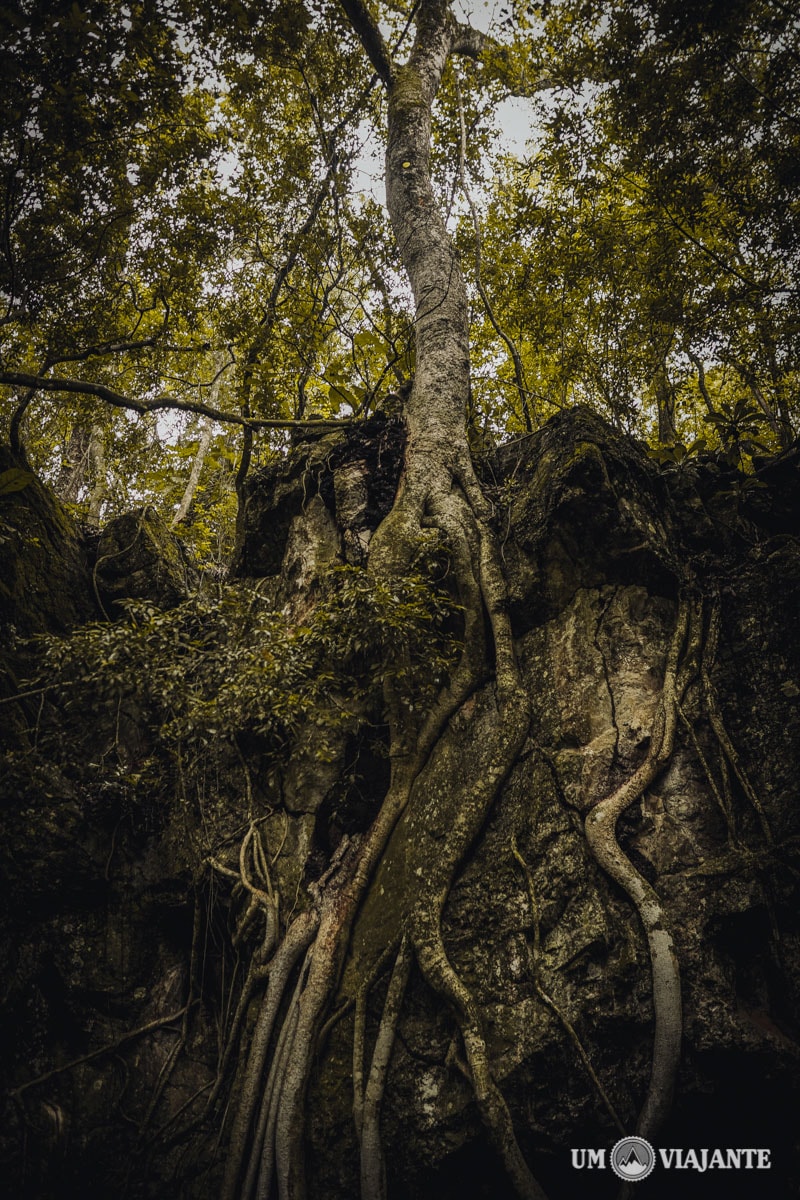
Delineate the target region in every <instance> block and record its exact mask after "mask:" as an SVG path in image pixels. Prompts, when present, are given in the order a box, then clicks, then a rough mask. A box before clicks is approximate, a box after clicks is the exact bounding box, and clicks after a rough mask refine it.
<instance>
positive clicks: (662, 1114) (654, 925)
mask: <svg viewBox="0 0 800 1200" xmlns="http://www.w3.org/2000/svg"><path fill="white" fill-rule="evenodd" d="M692 616H694V617H696V612H693V613H692ZM691 625H692V636H691V637H690V645H689V647H688V650H687V653H686V654H685V655H684V658H685V660H687V661H688V659H689V658H690V657H691V655H693V654H694V653H695V652H696V650H697V646H698V644H699V630H698V629H697V628H696V625H697V622H696V620H692V621H691ZM689 629H690V603H689V602H688V601H686V600H681V602H680V604H679V607H678V617H677V621H676V625H675V631H674V634H673V637H672V641H671V643H670V647H669V651H668V654H667V663H666V668H665V672H664V683H663V687H662V690H661V697H660V700H659V703H658V708H657V709H656V714H655V717H654V719H653V727H652V730H651V735H650V746H649V748H648V751H647V757H646V758H645V760H644V762H643V763H642V764H641V765H640V766H639V768H638V769H637V770H636V771H635V772H634V774H633V775H632V776H631V777H630V779H628V780H627V781H626V782H625V783H623V784H622V785H621V786H620V787H619V788H617V789H616V791H615V792H612V794H611V795H610V796H607V797H606V798H605V799H604V800H601V801H600V802H599V803H598V804H597V805H596V806H595V807H594V808H593V809H592V810H591V812H590V813H589V815H588V816H587V818H586V822H585V831H586V840H587V842H588V844H589V848H590V850H591V852H592V854H593V855H594V857H595V859H596V860H597V862H598V863H599V865H600V866H601V867H602V868H603V870H604V871H605V872H606V873H607V874H608V875H610V876H611V878H612V879H614V880H615V881H616V882H617V883H618V884H619V885H620V887H622V888H623V889H624V890H625V891H626V892H627V893H628V895H629V896H630V898H631V900H632V901H633V903H634V905H635V906H636V911H637V912H638V914H639V919H640V921H641V923H642V926H643V928H644V931H645V936H646V938H647V946H648V951H649V954H650V969H651V976H652V988H653V1009H654V1013H655V1034H654V1042H653V1057H652V1065H651V1073H650V1083H649V1086H648V1089H647V1095H646V1097H645V1101H644V1104H643V1106H642V1109H641V1111H640V1113H639V1119H638V1121H637V1125H636V1132H637V1133H639V1134H641V1135H642V1136H643V1137H648V1138H649V1137H652V1136H653V1135H654V1134H656V1133H657V1132H658V1130H659V1129H660V1128H661V1126H662V1125H663V1123H664V1121H665V1120H666V1118H667V1116H668V1114H669V1111H670V1108H671V1105H672V1097H673V1093H674V1090H675V1078H676V1075H677V1070H678V1061H679V1058H680V1049H681V1039H682V1031H683V1016H682V1008H681V981H680V967H679V965H678V958H677V955H676V953H675V947H674V944H673V940H672V937H671V935H670V933H669V931H668V930H667V928H666V926H665V920H664V909H663V906H662V904H661V901H660V899H659V897H658V895H657V893H656V892H655V890H654V889H653V888H652V887H651V886H650V884H649V883H648V882H647V881H646V880H645V879H643V878H642V876H641V875H640V874H639V872H638V871H637V870H636V868H635V867H634V866H633V864H632V863H631V861H630V859H629V858H628V857H627V855H625V854H624V853H623V851H622V849H621V848H620V845H619V842H618V841H617V837H616V826H617V821H618V820H619V817H620V816H621V815H622V813H623V812H624V811H625V810H626V809H627V808H629V807H630V805H631V804H633V803H634V801H636V800H637V799H638V798H639V797H640V796H641V795H642V793H643V792H644V791H645V789H646V788H648V787H649V786H650V784H651V783H652V782H653V780H654V779H655V778H656V776H657V775H658V773H659V772H660V771H661V770H662V769H663V767H664V766H665V765H666V763H667V762H668V761H669V758H670V756H671V754H672V750H673V746H674V743H675V729H676V725H677V720H678V708H679V704H680V700H681V696H682V692H683V689H684V688H685V686H686V678H685V673H681V676H679V661H680V657H681V651H682V649H683V646H684V642H685V641H686V639H687V634H689Z"/></svg>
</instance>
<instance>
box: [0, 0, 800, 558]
mask: <svg viewBox="0 0 800 1200" xmlns="http://www.w3.org/2000/svg"><path fill="white" fill-rule="evenodd" d="M374 15H375V16H377V18H378V20H379V22H380V29H381V31H382V34H383V36H384V37H385V41H386V45H387V46H388V47H389V48H390V50H391V53H392V54H393V55H394V57H395V59H396V60H397V61H402V60H403V58H404V55H405V54H407V53H408V50H409V49H410V46H411V33H410V17H411V9H408V10H407V9H406V8H405V7H404V6H403V5H386V6H382V7H381V10H380V12H378V11H377V10H376V12H375V14H374ZM351 16H352V14H351ZM0 19H2V22H3V33H2V45H3V51H2V53H3V59H4V62H3V67H4V69H3V81H4V82H3V85H2V88H3V92H2V105H3V137H2V145H1V146H0V169H1V170H2V188H3V212H4V217H3V254H2V283H0V288H1V289H2V300H3V342H2V360H1V370H0V380H1V381H2V383H3V385H4V386H3V389H2V391H3V400H2V404H3V412H4V415H5V420H6V423H7V425H6V427H7V430H8V433H9V435H10V437H11V440H12V442H13V443H15V444H16V445H17V446H18V447H20V448H21V447H22V446H24V448H25V450H26V452H27V455H28V457H29V458H30V460H31V462H32V463H34V464H35V465H36V467H37V468H38V469H40V470H41V471H42V472H43V473H44V474H45V475H46V476H47V477H48V478H49V479H50V480H51V481H52V482H53V483H54V484H55V485H56V487H57V488H58V489H59V490H60V491H61V493H62V496H63V497H64V498H65V499H67V500H68V501H70V502H73V503H77V504H78V505H79V506H81V508H82V511H83V513H84V515H88V516H89V517H90V518H91V519H92V520H94V521H97V520H98V519H99V517H100V516H101V514H105V515H108V514H111V513H113V512H118V511H121V510H122V509H124V508H125V507H126V506H127V507H129V506H130V505H131V504H132V503H135V502H141V501H147V502H150V503H155V504H156V505H157V506H158V507H159V508H161V510H162V511H163V512H164V514H165V515H166V516H167V517H168V518H169V519H174V518H175V516H176V515H177V514H178V513H180V519H179V522H178V527H179V528H182V529H184V530H185V534H186V536H187V537H188V538H189V540H190V541H191V542H193V544H194V545H195V548H196V549H197V550H198V551H199V553H200V554H201V556H203V557H205V558H207V559H208V560H209V561H210V557H213V553H215V554H216V555H217V557H218V559H219V558H220V557H222V558H224V554H225V550H224V547H227V546H229V535H228V534H226V535H225V536H224V537H223V538H222V540H221V541H220V539H219V537H218V536H216V535H215V533H214V532H213V531H215V530H219V529H221V528H224V529H230V525H231V521H232V515H233V510H234V507H235V502H234V499H233V486H234V479H235V475H236V472H237V470H238V471H239V473H240V475H243V474H244V472H245V471H246V470H247V469H248V467H249V465H250V462H251V461H253V459H252V455H254V456H255V458H254V461H255V462H260V461H264V460H266V459H268V458H269V457H270V456H271V455H273V454H275V453H280V452H281V447H283V446H285V444H286V436H287V434H286V431H285V430H284V429H283V428H282V423H285V422H291V421H295V420H305V419H308V418H309V417H316V418H317V419H329V420H341V419H350V418H353V417H356V418H358V417H361V416H364V415H367V414H368V413H369V412H371V411H373V410H375V409H376V408H378V407H380V406H382V405H385V404H386V403H389V404H391V400H389V401H387V396H391V395H392V394H393V393H395V392H396V391H397V390H398V388H401V387H402V386H403V384H404V383H405V382H406V381H407V380H408V379H409V378H410V377H411V375H412V374H413V371H414V353H415V348H414V320H413V307H412V304H411V298H410V295H409V292H408V285H407V282H406V279H405V276H404V273H403V270H402V265H401V261H400V259H399V257H398V249H397V246H396V243H395V241H394V238H393V236H392V233H391V230H390V227H389V222H388V220H387V215H386V212H385V210H384V207H383V203H382V196H381V190H380V184H379V183H378V184H377V185H375V186H373V187H365V186H364V182H365V177H366V172H367V171H368V170H369V169H370V166H371V165H372V164H374V175H375V176H376V177H377V179H378V180H380V176H381V175H382V169H381V166H380V161H379V156H380V154H381V153H382V146H383V143H384V139H385V131H384V123H385V116H386V113H385V106H386V100H385V96H384V95H383V93H382V88H381V86H380V83H379V80H378V78H377V74H378V73H376V72H375V70H374V63H370V62H369V61H368V59H367V57H366V56H365V55H364V54H363V52H362V50H361V47H360V46H359V44H358V39H357V37H356V35H355V33H354V29H353V25H352V23H351V20H349V19H348V16H347V14H346V13H345V11H343V10H342V8H340V7H339V6H338V5H331V4H327V3H324V2H323V0H319V2H315V3H313V4H311V3H309V4H305V5H304V4H301V3H295V2H291V0H289V2H286V3H273V4H267V5H260V4H259V5H255V4H248V3H239V2H238V0H236V2H234V0H218V2H217V3H214V4H212V5H209V6H205V7H204V10H203V13H202V14H199V13H198V12H197V11H196V8H195V6H193V5H190V4H187V3H183V2H182V0H143V2H141V3H131V4H129V5H120V6H109V5H106V4H104V3H100V2H99V0H98V2H97V3H95V2H93V0H88V2H87V3H84V4H79V3H68V2H67V0H63V2H61V3H57V4H52V3H49V2H48V3H44V2H40V3H36V2H34V0H17V2H16V3H9V4H7V5H4V6H3V10H2V14H1V18H0ZM797 33H798V31H797V21H796V18H795V16H794V15H793V13H792V11H791V6H787V5H784V4H779V3H777V2H775V0H746V2H742V3H737V4H734V5H728V4H726V5H716V4H713V3H710V2H708V3H700V2H698V3H697V4H693V5H689V6H686V5H671V4H669V3H666V2H658V3H656V2H654V0H653V2H647V3H644V2H643V3H639V4H636V5H630V4H627V3H626V4H616V3H614V2H613V0H604V2H602V3H591V4H589V3H583V2H578V0H561V2H559V3H543V4H539V5H535V4H534V5H528V6H527V7H526V6H524V5H521V6H520V5H514V6H511V8H509V9H507V10H505V9H501V10H498V11H497V12H496V14H495V21H494V27H493V28H492V29H491V30H490V38H491V42H488V41H486V40H485V39H484V46H483V52H482V54H481V56H480V58H479V59H470V58H463V57H461V58H457V59H452V60H451V61H450V62H449V63H448V64H447V66H446V68H445V72H444V76H443V79H442V83H441V88H440V91H439V95H438V98H437V102H436V104H435V107H434V112H433V121H434V124H433V140H432V163H431V170H432V180H433V185H434V188H435V192H436V196H437V200H438V203H439V207H440V210H441V213H442V216H443V218H444V219H445V221H446V225H447V228H448V230H449V231H450V233H451V235H452V236H453V237H454V238H455V240H456V243H457V246H458V249H459V252H460V260H461V263H462V266H463V271H464V274H465V278H466V282H467V287H468V293H469V301H470V341H471V351H470V352H471V356H472V397H471V401H470V405H469V407H470V411H469V413H468V414H467V418H468V423H469V428H470V437H471V445H472V447H473V450H475V451H477V452H479V451H480V448H481V446H485V445H486V443H487V442H488V441H495V440H499V439H503V438H505V437H507V436H509V435H515V434H519V433H521V432H524V431H526V430H530V429H531V428H534V427H536V426H538V425H539V424H541V423H542V422H543V421H544V420H545V419H546V418H547V417H548V416H550V415H552V413H553V412H555V411H557V410H558V409H560V408H563V407H565V406H570V405H572V404H575V403H578V402H582V403H588V404H590V405H592V406H594V407H596V408H597V409H598V410H599V411H600V412H602V413H603V414H604V415H606V416H608V417H610V418H611V419H612V420H613V421H615V422H617V423H618V424H619V425H620V426H621V427H622V428H625V429H627V430H629V431H631V432H635V433H636V434H637V435H638V436H640V437H642V438H644V439H646V440H648V441H650V442H651V443H652V444H653V445H654V446H656V445H659V444H660V446H661V447H662V452H663V453H665V455H666V457H667V458H669V457H670V454H673V457H674V451H673V448H674V447H675V446H676V445H677V446H683V447H689V446H691V445H693V444H694V445H695V446H697V447H700V448H703V442H698V441H697V439H700V438H702V439H704V440H705V443H707V445H708V447H709V448H711V449H721V450H723V451H730V449H731V447H732V446H733V447H735V448H736V450H737V453H739V451H741V448H742V446H744V453H745V454H746V452H747V451H748V450H752V451H753V452H756V453H762V454H763V453H769V452H770V451H774V450H775V449H777V448H779V447H780V446H781V445H786V444H787V443H788V442H789V441H790V440H791V438H792V436H793V435H794V432H795V428H796V419H797V418H796V411H795V410H796V405H795V401H794V395H795V390H796V370H797V367H796V358H797V347H798V321H797V315H796V314H797V278H796V263H797V258H798V239H799V238H800V213H799V212H798V199H797V187H796V184H797V169H796V162H797V160H798V138H799V137H800V131H799V130H798V121H797V117H796V115H795V114H796V112H797V109H798V103H797V101H798V94H799V93H800V58H799V57H798V55H799V52H798V36H797ZM512 96H517V97H522V98H523V101H522V103H523V104H524V112H525V113H526V114H527V117H528V120H529V125H530V129H529V133H530V136H529V139H528V141H527V143H526V144H525V145H523V144H521V139H517V142H516V144H513V145H512V144H509V142H508V140H507V139H505V138H504V136H503V122H504V119H505V118H506V116H507V113H508V107H507V104H508V100H509V97H512ZM370 156H372V158H370ZM223 414H224V419H223ZM243 428H244V429H246V431H247V432H245V433H244V434H243V433H242V430H243ZM243 436H244V445H243V443H242V439H243ZM251 443H252V451H251V448H250V447H251ZM742 461H745V460H742ZM190 481H191V486H189V492H190V493H191V495H188V496H187V486H188V485H190ZM182 499H185V503H184V504H183V506H182V507H181V502H182ZM190 501H191V507H190V504H189V502H190ZM226 538H227V540H226ZM212 545H214V546H215V547H216V549H215V550H214V551H213V553H212Z"/></svg>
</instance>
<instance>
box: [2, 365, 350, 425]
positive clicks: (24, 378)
mask: <svg viewBox="0 0 800 1200" xmlns="http://www.w3.org/2000/svg"><path fill="white" fill-rule="evenodd" d="M4 383H5V384H10V385H11V386H12V387H28V388H31V389H33V390H35V391H42V392H70V393H75V394H78V395H82V396H97V397H98V398H99V399H100V400H105V402H106V403H107V404H111V405H112V406H113V407H114V408H126V409H130V410H131V411H133V412H138V413H141V414H142V415H145V414H146V413H152V412H160V411H161V410H162V409H174V410H175V411H177V412H189V413H197V414H199V415H200V416H201V417H211V419H212V420H213V421H219V422H220V424H222V425H241V426H243V427H244V428H245V429H251V430H254V429H293V428H295V427H297V426H300V427H302V428H303V429H333V428H337V427H338V426H340V425H350V424H352V421H351V420H349V419H348V418H346V417H344V418H336V417H334V418H331V419H330V420H325V419H319V420H314V421H278V420H265V419H262V418H260V417H243V416H241V415H240V414H239V413H230V412H223V411H222V410H221V409H219V408H213V407H212V406H211V405H209V404H200V403H198V402H196V401H194V400H179V399H178V398H177V396H158V397H157V398H156V399H155V400H137V399H134V397H132V396H123V395H122V394H121V393H120V392H115V391H113V390H112V389H111V388H108V387H106V386H105V384H102V383H90V382H88V381H86V380H83V379H63V378H59V377H55V378H53V377H49V378H43V377H42V376H40V375H28V374H26V373H25V372H23V371H0V384H4Z"/></svg>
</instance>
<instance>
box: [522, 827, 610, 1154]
mask: <svg viewBox="0 0 800 1200" xmlns="http://www.w3.org/2000/svg"><path fill="white" fill-rule="evenodd" d="M511 853H512V854H513V855H514V858H515V859H516V861H517V863H518V864H519V866H520V867H521V868H522V871H523V873H524V875H525V882H526V884H527V887H528V902H529V904H530V909H531V919H532V921H533V951H532V952H531V953H530V959H531V968H532V973H533V986H534V988H535V989H536V995H537V996H538V997H539V999H540V1000H541V1001H542V1003H543V1004H546V1005H547V1007H548V1008H549V1009H550V1011H551V1012H552V1013H553V1015H554V1016H555V1017H556V1019H557V1020H558V1021H560V1023H561V1025H562V1027H563V1029H564V1032H565V1033H566V1035H567V1037H568V1038H569V1039H570V1041H571V1042H572V1044H573V1046H574V1047H575V1049H576V1050H577V1052H578V1056H579V1058H580V1060H581V1062H582V1063H583V1066H584V1069H585V1071H586V1074H587V1075H588V1076H589V1078H590V1079H591V1081H592V1083H593V1085H594V1088H595V1091H596V1092H597V1094H598V1096H599V1097H600V1100H601V1101H602V1104H603V1107H604V1108H605V1110H606V1112H607V1113H608V1115H609V1116H610V1117H611V1120H612V1121H613V1122H614V1124H615V1125H616V1127H617V1129H618V1130H619V1132H620V1133H621V1134H624V1133H625V1127H624V1125H623V1124H622V1121H621V1120H620V1117H619V1114H618V1113H617V1110H616V1109H615V1108H614V1105H613V1104H612V1103H611V1100H610V1099H609V1097H608V1093H607V1092H606V1089H605V1088H604V1087H603V1084H602V1083H601V1081H600V1077H599V1076H598V1074H597V1072H596V1071H595V1069H594V1067H593V1066H592V1060H591V1059H590V1058H589V1055H588V1054H587V1053H586V1050H585V1049H584V1046H583V1043H582V1041H581V1039H580V1038H579V1037H578V1034H577V1032H576V1030H575V1026H574V1025H573V1024H572V1022H571V1021H570V1020H569V1018H568V1017H567V1016H566V1014H565V1013H564V1011H563V1009H562V1008H561V1006H560V1005H558V1004H556V1002H555V1000H554V999H553V998H552V996H550V995H549V993H548V992H546V991H545V990H544V988H543V987H542V984H541V981H540V979H539V946H540V932H539V906H538V904H537V903H536V892H535V891H534V886H533V875H532V873H531V869H530V867H529V866H528V864H527V863H526V861H525V859H524V858H523V857H522V855H521V854H520V852H519V848H518V846H517V841H516V838H515V837H514V836H513V835H512V838H511Z"/></svg>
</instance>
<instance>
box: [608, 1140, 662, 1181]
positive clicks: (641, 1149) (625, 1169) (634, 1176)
mask: <svg viewBox="0 0 800 1200" xmlns="http://www.w3.org/2000/svg"><path fill="white" fill-rule="evenodd" d="M655 1165H656V1152H655V1150H654V1149H653V1147H652V1146H651V1145H650V1143H649V1142H648V1141H645V1139H644V1138H640V1137H624V1138H620V1140H619V1141H618V1142H617V1144H616V1145H615V1146H614V1148H613V1150H612V1151H611V1168H612V1170H613V1171H614V1174H615V1175H617V1176H619V1178H620V1179H625V1180H627V1181H628V1182H629V1183H638V1181H639V1180H640V1179H646V1178H647V1176H648V1175H649V1174H650V1172H651V1171H652V1169H653V1167H654V1166H655Z"/></svg>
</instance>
